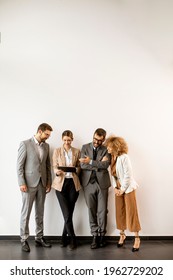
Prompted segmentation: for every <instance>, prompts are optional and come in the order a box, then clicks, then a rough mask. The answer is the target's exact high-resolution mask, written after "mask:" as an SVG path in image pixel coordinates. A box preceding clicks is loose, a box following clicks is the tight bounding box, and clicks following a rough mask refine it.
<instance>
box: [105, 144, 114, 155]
mask: <svg viewBox="0 0 173 280" xmlns="http://www.w3.org/2000/svg"><path fill="white" fill-rule="evenodd" d="M107 150H108V153H109V154H111V155H113V154H114V153H113V148H112V145H108V146H107Z"/></svg>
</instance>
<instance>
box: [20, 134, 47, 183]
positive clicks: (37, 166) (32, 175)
mask: <svg viewBox="0 0 173 280" xmlns="http://www.w3.org/2000/svg"><path fill="white" fill-rule="evenodd" d="M42 147H43V158H42V160H40V157H39V154H38V150H37V147H36V144H35V142H34V139H33V138H31V139H28V140H26V141H22V142H21V143H20V146H19V149H18V158H17V176H18V183H19V186H21V185H26V186H27V187H36V186H37V185H38V183H39V180H40V178H41V180H42V184H43V186H44V187H46V186H47V185H48V184H51V183H52V181H51V167H50V158H49V145H48V144H47V143H43V146H42Z"/></svg>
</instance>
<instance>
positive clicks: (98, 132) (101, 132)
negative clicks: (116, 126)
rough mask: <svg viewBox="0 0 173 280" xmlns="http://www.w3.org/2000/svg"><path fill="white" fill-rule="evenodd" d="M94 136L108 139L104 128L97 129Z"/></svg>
mask: <svg viewBox="0 0 173 280" xmlns="http://www.w3.org/2000/svg"><path fill="white" fill-rule="evenodd" d="M94 134H97V135H98V136H100V137H101V136H103V137H104V138H105V137H106V130H104V129H103V128H97V129H96V130H95V132H94Z"/></svg>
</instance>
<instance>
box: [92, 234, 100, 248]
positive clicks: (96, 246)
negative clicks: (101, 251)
mask: <svg viewBox="0 0 173 280" xmlns="http://www.w3.org/2000/svg"><path fill="white" fill-rule="evenodd" d="M98 247H99V245H98V236H93V240H92V243H91V249H97V248H98Z"/></svg>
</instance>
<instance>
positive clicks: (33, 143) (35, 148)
mask: <svg viewBox="0 0 173 280" xmlns="http://www.w3.org/2000/svg"><path fill="white" fill-rule="evenodd" d="M31 144H32V146H33V148H34V150H35V153H36V155H37V157H38V160H39V161H40V162H41V160H40V155H39V152H38V149H37V147H36V143H35V141H34V138H31Z"/></svg>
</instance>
